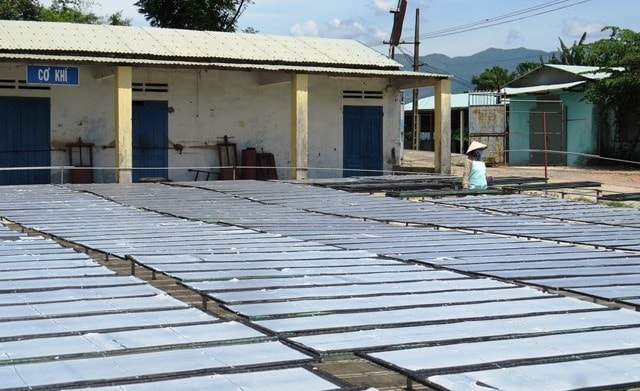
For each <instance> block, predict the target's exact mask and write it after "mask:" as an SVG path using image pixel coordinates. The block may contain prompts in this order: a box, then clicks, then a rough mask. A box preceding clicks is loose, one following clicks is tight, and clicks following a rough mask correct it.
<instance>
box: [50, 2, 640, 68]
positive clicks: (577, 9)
mask: <svg viewBox="0 0 640 391" xmlns="http://www.w3.org/2000/svg"><path fill="white" fill-rule="evenodd" d="M89 1H90V2H92V3H93V4H94V5H93V7H92V8H91V11H92V12H94V13H95V14H97V15H100V16H104V15H109V14H112V13H114V12H117V11H123V16H124V17H126V18H131V19H132V25H134V26H147V25H148V23H147V21H146V20H145V19H144V16H143V15H141V14H140V13H138V12H137V7H136V6H134V5H133V4H134V3H135V0H89ZM41 3H42V4H44V5H49V4H50V0H41ZM398 4H399V0H254V1H253V4H251V5H250V6H249V7H248V8H247V9H246V10H245V12H244V14H242V16H241V17H240V20H239V24H238V27H239V29H240V30H242V29H244V28H247V27H252V28H254V29H256V30H258V32H259V33H262V34H276V35H299V36H311V37H326V38H345V39H355V40H358V41H359V42H362V43H364V44H366V45H367V46H370V47H372V48H374V49H375V50H377V51H379V52H381V53H384V54H389V46H388V45H385V44H384V42H385V41H388V40H389V37H390V34H391V29H392V26H393V14H392V13H391V11H392V10H396V9H397V7H398ZM416 8H418V9H419V37H420V38H419V40H418V41H419V42H420V45H419V54H420V55H421V56H423V55H426V54H432V53H441V54H445V55H447V56H449V57H456V56H468V55H472V54H474V53H478V52H481V51H483V50H485V49H488V48H499V49H512V48H518V47H525V48H527V49H538V50H544V51H554V50H556V49H557V48H558V47H559V46H560V41H559V39H562V41H563V42H564V43H565V44H567V45H568V46H571V45H572V44H573V43H574V42H576V41H578V40H579V39H580V37H581V35H582V34H583V33H584V32H586V33H587V40H586V42H587V43H588V42H592V41H594V40H598V39H600V38H604V37H606V34H603V33H601V29H602V28H603V27H605V26H617V27H621V28H628V29H631V30H633V31H640V18H639V17H638V15H640V0H509V1H505V0H408V7H407V12H406V14H405V18H404V23H403V30H402V31H403V32H402V37H401V41H404V42H406V43H405V44H401V45H399V47H398V48H397V49H396V53H405V54H409V55H412V54H413V51H414V45H413V42H414V41H415V30H416V29H415V24H416V23H415V21H416Z"/></svg>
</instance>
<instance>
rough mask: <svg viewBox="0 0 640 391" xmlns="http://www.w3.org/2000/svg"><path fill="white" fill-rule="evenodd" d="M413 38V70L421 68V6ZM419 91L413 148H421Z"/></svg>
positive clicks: (415, 112) (414, 97) (414, 120)
mask: <svg viewBox="0 0 640 391" xmlns="http://www.w3.org/2000/svg"><path fill="white" fill-rule="evenodd" d="M415 34H416V35H415V39H414V40H413V71H414V72H418V71H419V70H420V8H416V33H415ZM419 92H420V90H418V89H417V88H414V89H413V102H412V103H413V105H412V108H413V110H412V113H413V115H412V117H413V128H412V129H413V149H414V150H416V151H418V150H420V115H419V113H418V100H419V99H420V98H419Z"/></svg>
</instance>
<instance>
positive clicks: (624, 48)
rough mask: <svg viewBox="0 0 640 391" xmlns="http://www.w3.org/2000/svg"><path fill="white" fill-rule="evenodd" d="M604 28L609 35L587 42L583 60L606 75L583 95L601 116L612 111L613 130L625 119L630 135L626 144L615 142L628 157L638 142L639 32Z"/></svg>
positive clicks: (639, 111)
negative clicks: (606, 75)
mask: <svg viewBox="0 0 640 391" xmlns="http://www.w3.org/2000/svg"><path fill="white" fill-rule="evenodd" d="M604 30H611V35H610V37H609V38H606V39H601V40H599V41H596V42H594V43H592V44H590V45H589V47H588V50H587V55H586V57H585V62H586V63H587V64H591V65H595V66H598V67H600V70H599V71H601V72H607V73H609V74H610V76H609V77H607V78H605V79H602V80H599V81H596V82H594V83H590V85H589V87H588V88H587V91H586V94H585V97H586V99H587V100H588V101H590V102H592V103H594V104H596V105H597V107H598V109H599V112H600V114H601V117H603V118H606V116H607V114H609V113H612V114H613V117H614V118H613V123H614V126H615V127H616V132H618V133H619V132H620V131H621V129H620V127H621V126H622V124H623V122H624V120H625V119H627V122H626V125H627V126H630V127H631V129H632V130H633V131H632V132H631V133H632V138H631V140H630V141H629V143H628V145H626V146H623V145H619V146H618V147H619V150H618V151H617V153H619V154H620V155H621V156H622V157H630V156H631V155H632V154H633V153H634V151H635V150H636V147H637V146H638V143H639V141H640V33H636V32H634V31H632V30H628V29H620V28H618V27H611V26H609V27H606V28H605V29H604ZM629 119H631V121H630V122H631V123H630V124H629Z"/></svg>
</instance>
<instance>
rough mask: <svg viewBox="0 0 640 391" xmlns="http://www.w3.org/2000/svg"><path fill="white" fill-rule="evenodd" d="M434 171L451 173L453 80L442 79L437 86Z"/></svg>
mask: <svg viewBox="0 0 640 391" xmlns="http://www.w3.org/2000/svg"><path fill="white" fill-rule="evenodd" d="M435 117H436V118H435V122H436V126H435V134H434V139H435V143H434V144H435V153H434V156H435V161H434V171H435V172H437V173H440V174H451V81H450V80H449V79H442V80H440V81H438V83H437V84H436V86H435Z"/></svg>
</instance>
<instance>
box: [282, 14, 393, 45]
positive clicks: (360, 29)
mask: <svg viewBox="0 0 640 391" xmlns="http://www.w3.org/2000/svg"><path fill="white" fill-rule="evenodd" d="M290 33H291V35H297V36H306V37H324V38H340V39H355V40H358V41H360V42H364V43H368V44H369V43H371V44H375V43H382V41H384V40H385V39H389V37H388V35H389V33H386V32H383V31H381V30H378V29H375V28H370V27H369V26H367V24H366V23H365V22H364V21H361V20H356V19H346V20H342V19H340V18H332V19H330V20H329V21H327V22H325V23H318V22H316V21H314V20H307V21H306V22H304V23H298V24H295V25H293V26H292V27H291V28H290Z"/></svg>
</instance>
